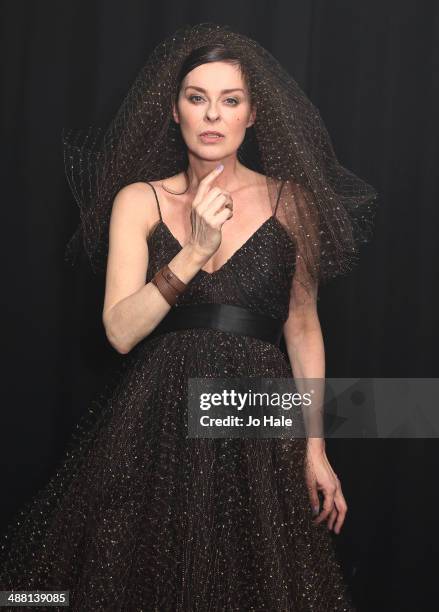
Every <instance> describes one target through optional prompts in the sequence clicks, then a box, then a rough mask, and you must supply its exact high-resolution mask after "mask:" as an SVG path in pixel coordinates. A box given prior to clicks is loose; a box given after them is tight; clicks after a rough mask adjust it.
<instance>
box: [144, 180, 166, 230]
mask: <svg viewBox="0 0 439 612" xmlns="http://www.w3.org/2000/svg"><path fill="white" fill-rule="evenodd" d="M145 182H146V183H147V185H149V186H150V187H151V189H152V190H153V192H154V195H155V199H156V202H157V208H158V211H159V216H160V221H163V219H162V211H161V210H160V204H159V199H158V197H157V192H156V190H155V188H154V185H152V184H151V183H148V181H145Z"/></svg>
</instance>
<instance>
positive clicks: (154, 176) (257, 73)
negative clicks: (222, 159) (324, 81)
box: [63, 23, 377, 288]
mask: <svg viewBox="0 0 439 612" xmlns="http://www.w3.org/2000/svg"><path fill="white" fill-rule="evenodd" d="M211 45H221V46H223V47H224V46H225V47H226V49H227V53H228V54H230V57H233V58H234V59H235V60H238V61H239V63H240V67H241V69H242V71H243V73H244V75H245V79H246V83H247V86H248V90H249V94H250V100H251V102H252V104H254V105H255V106H256V110H257V115H256V121H255V123H254V125H252V126H251V127H249V128H248V129H247V131H246V136H245V139H244V141H243V143H242V145H241V146H240V147H239V149H238V159H239V161H240V162H241V163H242V164H243V165H244V166H247V167H249V168H251V169H253V170H256V171H258V172H260V173H262V174H264V175H265V176H268V177H272V178H273V179H277V180H283V181H284V188H283V190H282V194H281V200H280V203H279V214H278V217H279V218H282V219H283V224H284V227H285V228H286V230H287V232H288V233H289V235H290V236H291V237H292V238H293V240H294V241H295V242H296V246H297V250H296V256H297V266H296V271H297V274H296V278H295V280H296V281H298V282H300V283H301V284H302V285H303V286H304V287H305V288H310V287H311V288H312V287H313V285H315V283H316V281H317V282H318V283H319V284H322V283H325V282H326V281H328V280H329V279H332V278H334V277H335V276H337V275H340V274H344V273H346V272H348V271H349V270H350V269H352V267H353V265H354V264H355V263H356V262H357V260H358V254H359V247H360V246H361V244H362V243H364V242H366V241H367V240H368V239H369V237H370V236H371V230H372V224H373V218H374V213H375V210H376V206H375V205H376V200H377V193H376V191H375V190H374V188H373V187H371V186H370V185H368V184H367V183H366V182H365V181H363V180H362V179H360V178H359V177H357V176H356V175H354V174H353V173H352V172H350V171H349V170H348V169H346V168H344V167H343V166H342V165H341V164H340V163H339V161H338V160H337V158H336V155H335V153H334V150H333V147H332V143H331V140H330V137H329V134H328V132H327V130H326V127H325V125H324V123H323V121H322V119H321V117H320V114H319V111H318V109H317V108H316V107H315V106H314V105H313V104H312V102H311V101H310V100H309V99H308V98H307V96H306V95H305V94H304V92H303V91H302V90H301V88H300V87H299V85H298V84H297V83H296V81H295V80H294V79H293V78H292V77H291V76H290V75H289V74H288V73H287V72H286V70H285V69H284V68H283V67H282V66H281V65H280V63H279V62H278V61H277V60H276V59H275V58H274V57H273V56H272V55H271V54H270V53H269V52H268V51H267V50H266V49H264V48H263V47H262V46H261V45H259V44H258V43H257V42H256V41H254V40H252V39H250V38H248V37H247V36H245V35H243V34H239V33H236V32H233V31H232V30H231V29H230V28H229V27H228V26H224V25H216V24H212V23H201V24H198V25H194V26H185V27H182V28H181V29H179V30H178V31H176V32H175V33H174V34H172V35H170V36H168V38H166V39H165V40H164V41H162V42H161V43H160V44H159V45H157V47H156V48H155V49H154V51H153V52H152V53H151V55H150V56H149V58H148V60H147V62H146V64H145V65H144V66H143V68H142V69H141V70H140V72H139V74H138V76H137V78H136V79H135V81H134V83H133V84H132V86H131V88H130V90H129V91H128V93H127V95H126V96H125V98H124V100H123V102H122V104H121V106H120V108H119V111H118V113H117V115H116V117H115V118H114V119H113V121H112V122H111V124H110V125H109V126H108V128H107V129H106V130H105V131H104V130H102V128H100V127H97V126H94V127H93V126H91V127H90V128H88V129H85V130H65V132H64V135H63V150H64V158H65V169H66V175H67V178H68V181H69V184H70V186H71V189H72V192H73V194H74V197H75V199H76V202H77V203H78V206H79V209H80V213H81V223H80V225H79V227H78V229H77V231H76V232H75V234H74V236H73V237H72V239H71V240H70V242H69V245H68V248H67V251H66V257H67V259H68V260H69V261H74V260H75V256H76V254H77V252H78V250H79V249H80V248H84V250H85V252H86V254H87V256H88V257H89V260H90V262H91V264H92V268H93V269H94V270H95V271H99V270H103V271H105V269H106V259H107V253H108V224H109V219H110V215H111V209H112V204H113V201H114V197H115V196H116V194H117V192H118V191H119V190H120V189H121V188H122V187H123V186H124V185H127V184H129V183H133V182H136V181H154V180H163V179H164V178H165V177H170V176H174V175H175V174H178V173H180V172H182V171H183V170H185V169H187V167H188V155H187V147H186V144H185V142H184V140H183V138H182V136H181V132H180V126H179V125H178V124H177V123H175V122H174V120H173V117H172V104H173V103H174V102H175V101H176V98H177V96H178V92H179V87H180V84H181V75H182V71H183V67H184V65H185V64H184V62H185V60H186V59H187V58H188V57H190V56H191V53H192V52H194V51H196V49H198V48H202V47H204V46H211ZM274 196H275V194H274V193H273V192H271V193H270V201H271V204H272V209H273V210H274V207H275V204H276V201H275V199H274Z"/></svg>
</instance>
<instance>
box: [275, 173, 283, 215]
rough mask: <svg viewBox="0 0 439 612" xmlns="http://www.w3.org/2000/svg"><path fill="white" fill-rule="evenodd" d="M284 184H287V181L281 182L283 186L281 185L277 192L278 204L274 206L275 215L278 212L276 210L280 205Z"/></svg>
mask: <svg viewBox="0 0 439 612" xmlns="http://www.w3.org/2000/svg"><path fill="white" fill-rule="evenodd" d="M284 184H285V181H282V184H281V186H280V187H279V191H278V194H277V200H276V206H275V207H274V213H273V216H275V214H276V211H277V206H278V204H279V200H280V194H281V191H282V188H283V186H284Z"/></svg>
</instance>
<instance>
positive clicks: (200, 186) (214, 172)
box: [193, 164, 224, 206]
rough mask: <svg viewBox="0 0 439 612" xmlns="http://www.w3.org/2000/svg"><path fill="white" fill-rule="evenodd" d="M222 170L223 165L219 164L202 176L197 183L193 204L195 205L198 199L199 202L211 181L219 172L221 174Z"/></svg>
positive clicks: (205, 193) (208, 188)
mask: <svg viewBox="0 0 439 612" xmlns="http://www.w3.org/2000/svg"><path fill="white" fill-rule="evenodd" d="M223 170H224V166H223V165H222V164H220V165H219V166H217V167H216V168H214V169H213V170H212V171H211V172H209V174H207V175H206V176H205V177H204V178H202V179H201V181H200V182H199V184H198V189H197V193H196V195H195V198H194V201H193V204H194V206H196V204H197V203H198V202H199V201H200V202H201V201H203V199H204V197H205V196H206V195H207V193H208V192H209V190H210V186H211V185H212V183H213V181H214V180H215V179H216V177H217V176H218V175H219V174H221V172H222V171H223Z"/></svg>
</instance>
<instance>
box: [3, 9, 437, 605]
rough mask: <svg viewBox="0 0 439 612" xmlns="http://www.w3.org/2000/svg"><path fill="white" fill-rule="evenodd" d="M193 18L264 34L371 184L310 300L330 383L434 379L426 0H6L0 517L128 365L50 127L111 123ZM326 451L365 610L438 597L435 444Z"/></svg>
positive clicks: (433, 138)
mask: <svg viewBox="0 0 439 612" xmlns="http://www.w3.org/2000/svg"><path fill="white" fill-rule="evenodd" d="M201 21H213V22H217V23H226V24H229V25H230V26H232V27H233V28H234V29H236V30H238V31H241V32H243V33H245V34H248V35H249V36H251V37H252V38H255V39H256V40H257V41H258V42H259V43H260V44H262V45H263V46H265V47H267V48H268V50H269V51H270V52H271V53H272V54H273V55H274V56H275V57H277V58H278V59H279V61H280V62H281V63H282V64H283V65H284V66H285V67H286V68H287V69H288V71H289V72H290V73H291V74H292V75H293V76H294V78H295V79H296V80H297V81H298V82H299V84H300V85H301V86H302V88H303V89H304V91H305V92H306V93H307V95H308V96H309V97H310V98H311V99H312V101H313V102H314V103H315V104H316V105H317V107H318V108H319V110H320V112H321V114H322V117H323V119H324V121H325V123H326V125H327V127H328V130H329V132H330V134H331V137H332V140H333V144H334V148H335V150H336V153H337V155H338V157H339V159H340V161H341V163H342V164H343V165H345V166H346V167H348V168H350V169H351V170H352V171H353V172H355V173H356V174H358V175H359V176H360V177H362V178H364V179H365V180H367V181H368V182H370V183H371V184H372V185H373V186H374V187H375V188H376V189H377V190H378V191H379V193H380V204H379V212H378V216H377V220H376V226H375V234H374V239H373V242H372V244H370V245H368V246H366V247H365V248H364V250H363V253H362V259H361V263H360V265H359V266H358V267H357V268H356V270H355V271H354V272H353V273H352V274H350V275H349V276H348V277H344V278H340V279H338V280H336V281H333V282H332V283H331V284H330V285H328V286H327V287H325V288H324V289H322V290H321V293H320V299H319V314H320V319H321V323H322V329H323V334H324V339H325V350H326V367H327V369H326V374H327V376H328V377H331V376H334V377H336V376H337V377H435V376H437V363H438V357H437V340H438V316H437V312H438V307H439V301H438V286H437V282H436V279H437V278H438V273H439V269H438V268H439V241H438V239H437V234H438V216H439V212H438V211H439V206H438V205H439V199H438V147H439V139H438V123H439V119H438V117H439V113H438V108H439V78H438V74H439V45H438V38H439V6H438V4H437V3H436V2H434V0H431V1H428V0H425V1H419V2H415V1H414V0H412V1H408V0H400V1H396V0H395V1H389V0H388V1H386V0H383V1H381V2H378V1H377V0H368V2H364V1H360V0H332V1H331V0H326V1H324V0H291V1H274V0H270V1H258V2H237V1H236V0H234V1H229V0H223V1H221V2H216V3H215V2H214V3H205V2H200V1H193V0H191V1H190V2H187V1H183V0H178V1H177V0H175V1H170V0H165V1H164V0H162V1H160V2H146V1H145V0H144V1H141V0H130V1H126V0H125V1H124V2H122V1H120V2H117V1H115V0H113V1H111V2H110V1H108V0H106V1H104V0H101V1H94V2H93V1H88V2H78V1H76V2H73V1H59V0H58V1H57V2H55V1H50V2H49V1H39V2H4V3H2V7H1V46H2V48H1V52H2V56H1V58H2V62H1V86H2V97H1V101H2V104H1V119H0V120H1V127H2V138H1V149H2V162H1V173H2V183H1V195H2V224H1V226H2V230H3V231H2V240H1V244H2V247H3V254H2V262H3V266H2V276H1V282H2V285H3V287H2V289H3V300H2V307H3V312H2V317H1V322H2V332H3V333H2V340H3V342H2V346H3V351H2V352H3V360H2V362H3V366H2V369H3V380H4V382H3V389H4V393H3V398H2V399H3V402H2V404H3V405H2V411H1V432H2V435H1V461H2V484H3V491H4V494H3V496H2V504H1V513H2V520H3V523H5V522H6V521H7V520H9V518H10V517H12V516H13V514H14V512H16V511H17V509H18V508H19V507H20V505H21V504H22V503H23V502H24V501H25V500H26V499H27V498H28V497H29V496H30V495H32V494H33V493H34V492H36V491H37V490H38V489H39V487H40V486H42V485H43V484H44V483H45V482H46V479H47V478H48V476H49V475H50V474H51V473H52V470H53V468H54V466H55V465H56V462H57V461H59V460H60V458H61V457H62V453H63V449H64V447H65V444H66V442H67V440H68V438H69V434H70V432H71V430H72V428H73V425H74V423H75V422H76V421H77V420H78V419H79V417H80V415H81V414H82V413H83V412H84V411H85V409H86V406H87V404H88V402H89V401H91V399H92V398H93V397H94V396H95V394H96V393H97V392H98V391H99V389H100V388H101V386H102V385H103V384H104V382H106V381H108V380H109V379H110V378H112V377H114V376H115V372H116V371H117V369H118V367H119V365H120V362H121V360H123V359H124V357H123V356H122V355H118V354H117V353H116V352H115V351H114V350H113V349H111V347H110V345H109V344H108V342H107V340H106V338H105V334H104V330H103V326H102V323H101V313H102V304H103V296H104V279H103V278H99V277H98V278H97V277H94V276H93V274H92V273H91V271H90V270H89V268H88V267H87V264H86V263H84V262H80V263H79V265H78V266H77V267H76V268H70V267H69V266H68V265H66V264H65V263H64V261H63V254H64V247H65V244H66V241H67V239H68V238H69V237H70V235H71V234H72V232H73V230H74V228H75V227H76V224H77V221H78V211H77V209H76V206H75V204H74V201H73V198H72V195H71V193H70V192H69V189H68V186H67V183H66V181H65V178H64V169H63V160H62V149H61V130H62V128H63V127H78V128H79V127H84V126H87V125H90V124H99V125H104V126H105V125H106V124H107V123H108V121H109V120H110V119H111V117H112V116H113V115H114V113H115V112H116V110H117V108H118V107H119V104H120V103H121V101H122V99H123V97H124V95H125V93H126V91H127V90H128V87H129V86H130V85H131V83H132V81H133V80H134V78H135V76H136V74H137V72H138V70H139V69H140V68H141V66H142V65H143V63H144V61H145V60H146V57H147V56H148V54H149V53H150V52H151V51H152V49H153V48H154V46H155V45H156V44H157V43H158V42H159V41H160V40H161V39H162V38H164V36H166V35H168V34H169V33H171V32H173V31H174V30H175V29H177V28H178V27H180V26H181V25H184V24H195V23H199V22H201ZM327 448H328V455H329V457H330V459H331V462H332V463H333V465H334V468H335V470H336V472H337V473H338V474H339V476H340V478H341V480H342V484H343V490H344V494H345V496H346V499H347V502H348V505H349V514H348V517H347V519H346V522H345V525H344V527H343V530H342V533H341V535H339V536H334V539H335V541H336V544H337V550H338V552H339V554H340V557H341V558H342V561H343V567H344V569H345V572H346V577H347V580H348V581H349V584H350V586H351V588H352V591H353V594H354V598H355V601H356V604H357V606H358V608H359V610H366V611H381V610H383V611H384V610H386V611H388V612H390V611H403V610H410V611H413V610H430V609H436V607H437V604H436V601H435V593H436V588H435V580H436V573H437V562H436V555H435V552H436V550H437V545H438V542H437V538H436V532H437V522H436V517H437V515H438V495H437V490H436V482H437V461H436V456H437V450H438V445H437V441H436V440H434V439H430V440H422V439H421V440H345V441H335V440H328V441H327Z"/></svg>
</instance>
